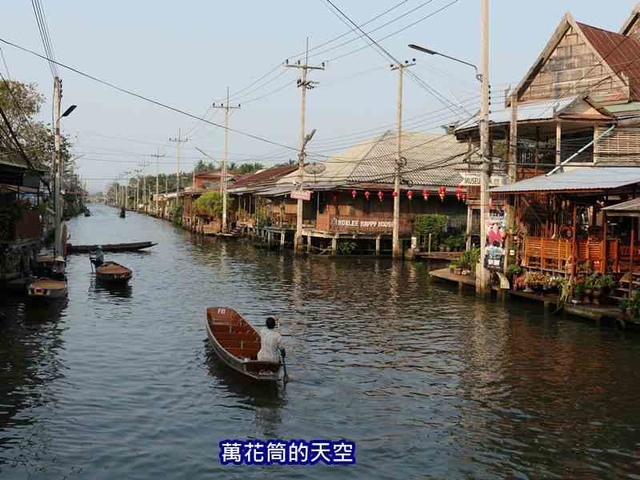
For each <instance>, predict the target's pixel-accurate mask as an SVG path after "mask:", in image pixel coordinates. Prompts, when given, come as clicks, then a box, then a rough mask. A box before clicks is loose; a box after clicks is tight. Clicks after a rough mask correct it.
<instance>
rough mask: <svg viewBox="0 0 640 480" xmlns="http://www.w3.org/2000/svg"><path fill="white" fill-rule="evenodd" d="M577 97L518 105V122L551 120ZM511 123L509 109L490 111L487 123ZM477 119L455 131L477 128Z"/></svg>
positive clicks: (463, 124)
mask: <svg viewBox="0 0 640 480" xmlns="http://www.w3.org/2000/svg"><path fill="white" fill-rule="evenodd" d="M577 98H578V97H576V96H574V97H567V98H561V99H559V100H547V101H544V102H534V103H521V104H518V122H526V121H533V120H553V118H554V116H555V114H556V113H560V112H561V111H562V110H564V109H565V108H567V107H568V106H569V105H570V104H571V103H573V102H574V101H575V100H577ZM510 121H511V108H510V107H509V108H503V109H501V110H496V111H492V112H491V114H490V115H489V122H490V123H492V124H499V123H509V122H510ZM478 123H479V120H478V117H474V118H472V119H470V120H467V121H466V122H464V123H462V124H461V125H460V126H458V128H456V131H460V130H466V129H468V128H478Z"/></svg>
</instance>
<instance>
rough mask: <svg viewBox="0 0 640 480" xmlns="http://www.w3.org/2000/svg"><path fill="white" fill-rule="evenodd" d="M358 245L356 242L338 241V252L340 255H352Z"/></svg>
mask: <svg viewBox="0 0 640 480" xmlns="http://www.w3.org/2000/svg"><path fill="white" fill-rule="evenodd" d="M357 247H358V245H357V244H356V242H350V241H343V242H338V253H339V254H340V255H350V254H352V253H353V252H354V250H355V249H356V248H357Z"/></svg>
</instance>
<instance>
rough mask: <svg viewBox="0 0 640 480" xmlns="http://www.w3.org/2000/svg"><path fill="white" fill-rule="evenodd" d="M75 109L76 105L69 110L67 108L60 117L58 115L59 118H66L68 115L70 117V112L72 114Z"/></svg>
mask: <svg viewBox="0 0 640 480" xmlns="http://www.w3.org/2000/svg"><path fill="white" fill-rule="evenodd" d="M76 108H78V106H77V105H71V106H70V107H69V108H67V109H66V110H65V111H64V113H63V114H62V115H60V118H62V117H68V116H69V115H71V112H73V111H74V110H75V109H76Z"/></svg>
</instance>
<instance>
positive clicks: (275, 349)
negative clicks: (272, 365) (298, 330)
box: [258, 317, 286, 362]
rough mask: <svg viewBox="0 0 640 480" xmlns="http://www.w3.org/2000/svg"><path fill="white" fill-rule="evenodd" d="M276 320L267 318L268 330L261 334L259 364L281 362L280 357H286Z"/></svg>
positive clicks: (265, 329) (263, 330)
mask: <svg viewBox="0 0 640 480" xmlns="http://www.w3.org/2000/svg"><path fill="white" fill-rule="evenodd" d="M276 323H277V322H276V319H275V318H273V317H267V321H266V328H263V329H262V331H261V332H260V351H259V352H258V361H259V362H280V355H282V358H284V357H285V355H286V352H285V350H284V347H283V346H282V335H280V332H278V330H277V329H276Z"/></svg>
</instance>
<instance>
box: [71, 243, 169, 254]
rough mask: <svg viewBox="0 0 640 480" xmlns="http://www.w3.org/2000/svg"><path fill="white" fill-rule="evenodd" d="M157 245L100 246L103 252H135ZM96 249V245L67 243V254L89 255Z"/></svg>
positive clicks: (117, 244) (123, 244) (118, 244)
mask: <svg viewBox="0 0 640 480" xmlns="http://www.w3.org/2000/svg"><path fill="white" fill-rule="evenodd" d="M155 245H157V243H153V242H134V243H111V244H102V251H103V252H135V251H136V250H143V249H145V248H150V247H153V246H155ZM97 248H98V245H97V244H96V245H72V244H71V243H67V252H68V253H91V252H93V251H95V250H96V249H97Z"/></svg>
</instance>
